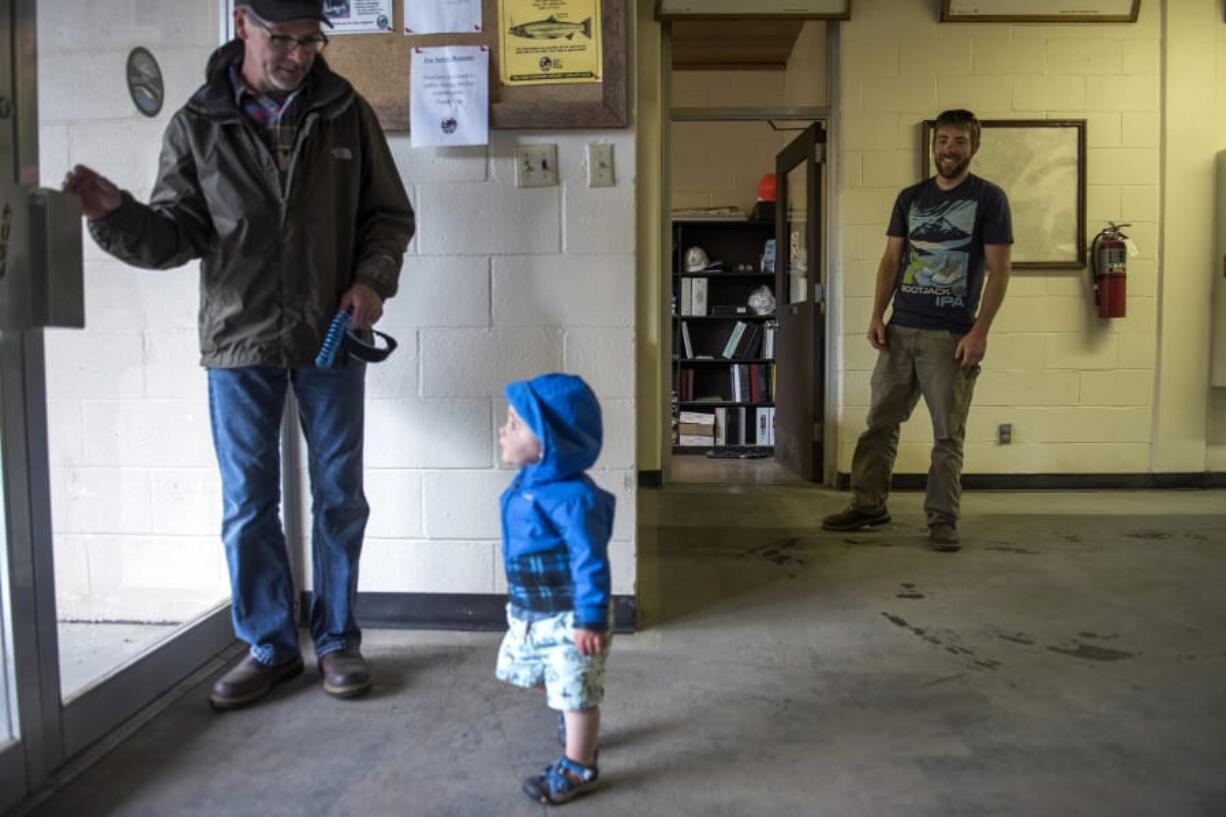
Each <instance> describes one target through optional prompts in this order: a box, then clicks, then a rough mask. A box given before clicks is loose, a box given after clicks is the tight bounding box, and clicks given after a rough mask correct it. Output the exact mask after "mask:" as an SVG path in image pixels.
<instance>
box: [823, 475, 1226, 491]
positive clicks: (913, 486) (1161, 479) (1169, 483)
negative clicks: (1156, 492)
mask: <svg viewBox="0 0 1226 817" xmlns="http://www.w3.org/2000/svg"><path fill="white" fill-rule="evenodd" d="M927 479H928V477H927V475H926V474H895V475H894V478H893V480H891V482H890V486H891V487H893V488H896V489H898V490H901V491H908V490H922V489H923V488H924V485H925V483H926V481H927ZM834 487H835V488H837V489H838V490H840V491H846V490H848V489H850V488H851V474H845V473H842V472H840V473H839V474H838V475H837V476H836V477H835V483H834ZM962 487H963V488H964V489H966V490H968V491H1091V490H1109V491H1138V490H1146V489H1170V488H1199V489H1207V488H1226V473H1209V472H1197V473H1188V474H963V475H962Z"/></svg>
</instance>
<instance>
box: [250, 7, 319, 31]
mask: <svg viewBox="0 0 1226 817" xmlns="http://www.w3.org/2000/svg"><path fill="white" fill-rule="evenodd" d="M239 5H240V6H247V7H249V8H250V9H251V10H252V11H254V12H255V16H256V17H259V18H260V19H261V20H267V21H268V22H270V23H286V22H289V21H290V20H318V21H319V22H321V23H324V24H325V25H327V26H328V27H329V28H330V27H331V26H332V23H331V22H329V21H328V18H327V16H326V15H325V14H324V3H323V0H239Z"/></svg>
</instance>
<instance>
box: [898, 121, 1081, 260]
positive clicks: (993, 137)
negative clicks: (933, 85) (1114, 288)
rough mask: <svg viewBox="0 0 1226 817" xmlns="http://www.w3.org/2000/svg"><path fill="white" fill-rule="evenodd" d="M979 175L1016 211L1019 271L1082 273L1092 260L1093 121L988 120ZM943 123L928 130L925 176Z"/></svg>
mask: <svg viewBox="0 0 1226 817" xmlns="http://www.w3.org/2000/svg"><path fill="white" fill-rule="evenodd" d="M981 124H982V125H983V132H982V136H981V138H980V140H979V152H978V153H976V154H975V158H974V160H973V161H972V162H971V172H972V173H974V174H975V175H976V176H979V177H981V178H984V179H987V180H988V181H990V182H993V183H995V184H998V185H1000V186H1001V187H1002V188H1004V191H1005V193H1006V195H1008V197H1009V207H1010V210H1011V211H1012V214H1013V266H1014V267H1016V268H1020V269H1026V268H1030V269H1077V268H1081V267H1084V266H1085V263H1086V238H1085V235H1086V228H1085V224H1086V120H1084V119H1016V120H1015V119H988V120H984V121H982V122H981ZM935 125H936V122H935V120H931V119H929V120H927V121H925V122H924V127H923V134H924V136H923V139H924V143H923V146H922V148H923V154H924V177H925V178H927V177H929V176H931V175H932V174H933V173H934V172H935V170H934V169H933V166H932V136H933V128H934V127H935Z"/></svg>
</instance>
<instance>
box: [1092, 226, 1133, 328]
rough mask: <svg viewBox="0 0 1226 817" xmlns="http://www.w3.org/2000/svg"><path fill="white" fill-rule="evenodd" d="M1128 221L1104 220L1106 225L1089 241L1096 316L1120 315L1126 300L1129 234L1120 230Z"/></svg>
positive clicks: (1114, 316)
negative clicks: (1096, 306)
mask: <svg viewBox="0 0 1226 817" xmlns="http://www.w3.org/2000/svg"><path fill="white" fill-rule="evenodd" d="M1129 226H1131V225H1129V224H1116V223H1115V222H1114V221H1108V222H1107V228H1106V229H1105V230H1102V231H1101V232H1099V234H1098V235H1096V236H1094V240H1093V241H1092V242H1090V264H1091V269H1092V271H1093V274H1094V303H1095V304H1097V305H1098V317H1100V318H1122V317H1124V307H1125V305H1126V304H1127V303H1128V286H1127V283H1128V244H1127V238H1128V236H1126V235H1124V234H1123V233H1122V232H1120V228H1121V227H1129Z"/></svg>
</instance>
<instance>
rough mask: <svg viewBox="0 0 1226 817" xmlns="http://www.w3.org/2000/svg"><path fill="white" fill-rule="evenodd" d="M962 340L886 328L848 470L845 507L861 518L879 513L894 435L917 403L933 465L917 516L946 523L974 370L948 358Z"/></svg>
mask: <svg viewBox="0 0 1226 817" xmlns="http://www.w3.org/2000/svg"><path fill="white" fill-rule="evenodd" d="M961 337H962V336H961V335H959V334H957V333H956V332H949V331H945V330H940V329H909V328H907V327H905V326H888V327H886V349H885V351H883V352H881V353H880V354H879V355H878V357H877V366H876V368H875V369H874V370H873V380H872V389H873V392H872V399H871V405H870V407H869V410H868V429H867V430H866V431H865V432H864V433H863V434H861V435H860V441H859V442H858V443H857V444H856V453H855V456H854V458H853V459H852V464H851V490H852V494H853V499H852V506H853V507H854V508H855V509H856V510H859V511H863V512H865V513H878V512H881V511H884V510H885V507H886V500H887V499H888V498H889V495H890V476H891V475H892V474H893V472H894V458H895V457H896V456H897V454H898V429H899V426H900V425H902V423H904V422H906V420H907V418H908V417H910V416H911V412H912V411H913V410H914V409H915V404H916V403H917V402H919V398H920V395H921V394H922V395H923V396H924V402H925V403H926V404H927V405H928V413H929V414H930V415H931V416H932V435H933V438H934V443H933V446H932V467H931V468H930V469H929V471H928V494H927V496H926V497H925V499H924V511H925V512H926V513H927V514H928V524H929V525H934V524H938V523H944V524H949V525H953V524H956V523H957V521H958V506H959V503H960V500H961V498H962V485H961V477H962V441H963V439H964V438H965V436H966V415H967V412H968V411H969V410H970V407H971V394H972V392H973V391H974V389H975V378H977V377H978V376H979V367H978V366H972V367H971V368H970V369H963V368H962V367H961V366H960V365H959V364H958V361H957V360H955V359H954V350H955V349H957V347H958V341H959V340H960V339H961Z"/></svg>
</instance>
